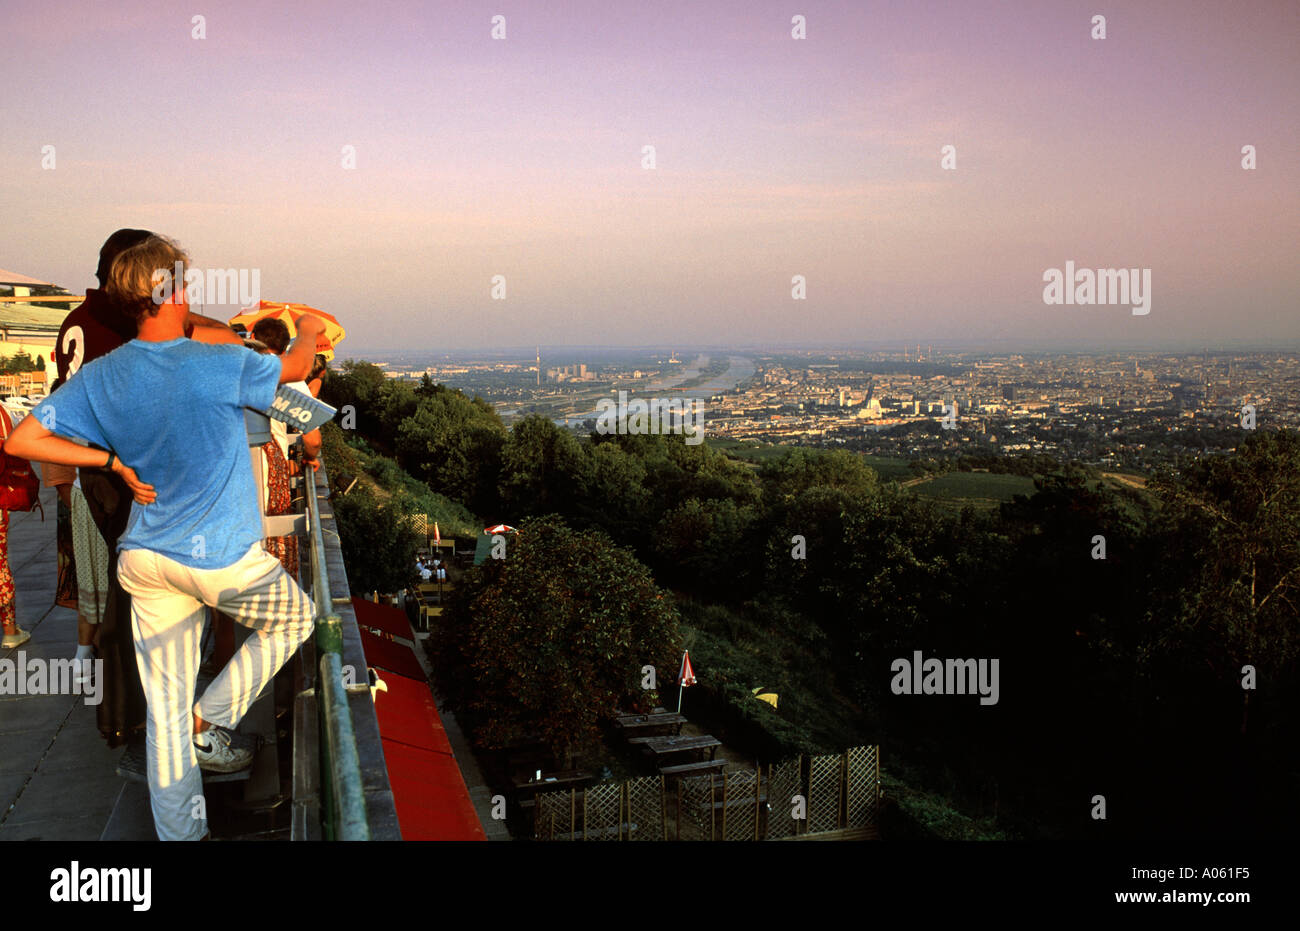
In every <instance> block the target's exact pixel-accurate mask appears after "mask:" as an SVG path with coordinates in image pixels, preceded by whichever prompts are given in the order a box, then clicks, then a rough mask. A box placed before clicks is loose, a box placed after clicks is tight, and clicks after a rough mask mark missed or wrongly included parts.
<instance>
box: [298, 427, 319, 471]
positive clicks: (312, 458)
mask: <svg viewBox="0 0 1300 931" xmlns="http://www.w3.org/2000/svg"><path fill="white" fill-rule="evenodd" d="M320 447H321V438H320V427H317V428H316V429H315V430H308V431H307V432H306V433H304V434H303V435H302V458H303V461H304V462H306V463H307V464H308V465H309V466H311V469H312V471H313V472H319V471H320Z"/></svg>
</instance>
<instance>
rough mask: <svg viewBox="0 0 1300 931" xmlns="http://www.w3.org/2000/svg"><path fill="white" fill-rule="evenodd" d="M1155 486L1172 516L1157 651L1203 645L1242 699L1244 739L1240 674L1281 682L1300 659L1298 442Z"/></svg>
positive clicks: (1255, 446) (1265, 447)
mask: <svg viewBox="0 0 1300 931" xmlns="http://www.w3.org/2000/svg"><path fill="white" fill-rule="evenodd" d="M1153 487H1154V488H1155V490H1156V491H1157V493H1158V494H1159V495H1160V497H1161V499H1162V500H1163V501H1164V503H1165V505H1166V508H1167V510H1166V514H1165V517H1166V522H1165V523H1164V525H1163V535H1162V545H1161V547H1160V552H1162V553H1163V554H1165V557H1166V565H1167V566H1168V567H1169V571H1168V572H1166V573H1162V579H1161V581H1162V582H1163V584H1160V585H1159V586H1158V599H1157V602H1156V604H1155V606H1154V611H1153V620H1154V621H1155V623H1156V627H1157V629H1158V630H1159V631H1160V634H1159V638H1160V640H1159V641H1158V643H1163V645H1164V646H1165V647H1168V646H1173V645H1176V644H1184V643H1190V644H1195V647H1194V648H1195V650H1196V652H1197V653H1198V654H1202V655H1203V656H1204V661H1205V662H1206V663H1208V664H1209V666H1210V667H1211V668H1212V669H1214V670H1215V672H1216V674H1217V676H1218V677H1219V679H1220V680H1221V681H1222V682H1224V683H1225V686H1226V687H1228V688H1231V690H1232V691H1233V692H1237V691H1239V692H1240V694H1241V704H1242V718H1241V730H1242V732H1243V733H1244V732H1245V731H1246V730H1247V727H1248V722H1249V710H1250V696H1251V691H1252V690H1250V689H1243V688H1241V687H1240V679H1241V676H1242V667H1243V666H1245V665H1253V666H1255V667H1256V668H1257V670H1258V673H1259V676H1260V677H1261V678H1267V677H1273V681H1277V680H1278V679H1279V678H1281V676H1282V675H1283V674H1284V671H1285V670H1288V669H1290V668H1293V667H1294V664H1295V662H1296V659H1297V654H1298V652H1300V433H1297V432H1296V431H1292V430H1285V431H1276V432H1267V433H1260V434H1256V435H1254V436H1251V437H1250V438H1249V439H1247V440H1246V441H1245V442H1244V443H1242V444H1241V446H1240V447H1239V448H1238V449H1237V451H1236V453H1235V454H1233V455H1230V456H1213V457H1209V458H1206V459H1203V460H1201V461H1199V462H1197V463H1196V464H1194V465H1192V466H1191V467H1190V468H1188V469H1186V470H1184V472H1183V474H1182V476H1181V477H1171V476H1170V475H1167V474H1166V475H1163V476H1160V477H1158V479H1157V480H1156V481H1155V482H1154V483H1153ZM1162 618H1172V619H1173V621H1172V623H1171V624H1167V623H1164V622H1162V621H1161V620H1160V619H1162Z"/></svg>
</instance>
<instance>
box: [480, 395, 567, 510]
mask: <svg viewBox="0 0 1300 931" xmlns="http://www.w3.org/2000/svg"><path fill="white" fill-rule="evenodd" d="M587 464H588V460H587V459H586V458H585V457H584V456H583V452H582V447H581V446H579V444H578V441H577V440H576V439H575V438H574V436H573V434H572V433H570V432H569V431H568V430H562V429H560V427H558V426H556V424H555V423H554V422H553V421H551V420H548V419H547V418H546V417H543V416H541V415H539V414H529V415H528V416H527V417H525V418H524V419H523V420H521V421H519V422H518V423H516V424H515V425H514V426H513V427H512V428H511V430H510V435H509V436H508V437H507V438H506V441H505V444H504V446H503V447H502V450H501V483H500V490H501V499H502V503H503V506H504V507H505V508H506V511H507V513H510V514H514V515H517V516H518V517H519V518H523V517H525V516H530V515H534V514H553V513H564V512H567V511H568V510H569V509H570V507H571V506H572V504H573V503H575V502H577V501H578V500H580V499H581V498H582V497H583V496H585V495H586V493H587V488H586V486H587V480H586V472H587Z"/></svg>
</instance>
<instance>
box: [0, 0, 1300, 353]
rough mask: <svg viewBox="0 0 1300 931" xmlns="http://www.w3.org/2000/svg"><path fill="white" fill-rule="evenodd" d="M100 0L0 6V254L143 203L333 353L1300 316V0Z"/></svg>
mask: <svg viewBox="0 0 1300 931" xmlns="http://www.w3.org/2000/svg"><path fill="white" fill-rule="evenodd" d="M101 9H102V8H100V7H97V6H92V5H89V4H85V3H63V4H53V5H47V6H44V7H42V8H41V9H39V10H33V11H20V10H12V11H6V12H5V13H3V14H0V23H3V25H4V27H5V32H6V34H7V35H9V36H11V37H12V39H13V48H12V54H11V56H10V57H9V59H8V65H9V67H8V72H9V73H8V74H7V83H8V87H9V90H10V99H9V101H7V107H6V109H7V111H8V114H9V116H10V121H9V122H10V128H9V131H8V132H7V134H6V136H7V138H6V142H5V144H4V146H3V147H2V148H0V166H3V180H0V198H2V199H3V202H4V203H5V204H6V205H7V207H8V213H9V215H10V216H21V217H23V222H22V226H21V229H19V228H18V227H17V224H14V225H11V226H10V233H9V235H8V236H6V237H5V240H4V247H3V254H0V265H3V266H4V267H6V268H11V269H14V270H16V271H19V272H22V273H24V274H28V275H32V276H34V277H37V278H41V279H46V280H51V281H54V282H55V283H57V284H60V285H63V286H65V287H68V288H69V289H72V290H74V291H79V290H81V289H83V288H86V287H90V286H93V284H94V280H93V277H92V275H91V274H90V272H91V270H92V269H93V263H94V257H95V254H96V252H97V250H98V247H99V245H100V244H101V243H102V241H103V239H104V238H105V237H106V236H107V235H108V233H109V232H111V231H112V230H113V229H116V228H118V227H122V226H135V227H145V228H149V229H154V230H156V231H158V232H161V233H164V234H167V235H170V236H173V237H175V238H176V239H177V240H178V241H179V242H180V243H181V244H182V245H183V246H184V247H186V248H187V249H188V250H189V251H190V252H191V254H192V256H193V258H194V260H195V262H196V264H198V265H199V266H203V267H221V268H257V269H260V270H261V285H262V295H261V296H262V297H264V298H266V299H270V300H287V301H298V302H303V303H308V304H311V305H313V306H317V307H321V308H322V309H325V310H327V311H329V312H331V313H333V314H335V315H336V316H337V317H339V319H340V320H343V321H344V322H345V323H346V325H347V327H348V330H349V333H350V334H351V335H350V338H349V341H348V342H347V343H344V344H343V345H342V346H341V347H340V350H339V352H340V355H341V356H342V357H344V358H347V357H348V356H350V355H357V356H361V355H364V354H365V353H366V352H377V351H386V349H385V344H388V345H389V346H391V345H392V343H394V342H398V343H403V344H405V345H407V346H409V345H411V344H413V343H418V344H422V345H427V346H428V351H436V350H438V349H448V350H458V351H463V350H472V349H473V348H475V347H491V346H496V347H504V346H515V345H518V346H519V347H529V346H532V345H534V344H537V343H541V344H542V346H543V347H545V346H546V345H547V344H548V343H551V344H554V343H557V342H559V341H557V340H556V336H557V335H561V336H563V337H565V340H564V341H565V342H567V341H568V340H569V339H573V338H575V337H576V341H580V342H582V343H593V342H596V341H597V339H598V340H599V341H600V342H603V343H608V344H614V345H622V346H647V345H663V344H665V343H666V342H668V340H665V339H664V337H665V336H667V335H671V338H672V339H673V340H675V341H677V342H678V344H679V345H682V346H686V345H691V344H694V345H728V344H735V343H738V342H739V343H741V344H744V345H806V346H825V345H828V344H835V345H863V344H877V343H890V342H894V343H897V344H899V345H900V346H901V345H902V344H903V343H904V342H915V341H916V340H918V339H919V340H921V341H922V342H932V343H934V344H936V345H940V344H941V343H949V342H953V341H955V342H959V343H963V344H978V345H989V346H1002V345H1007V346H1012V345H1014V346H1024V347H1038V348H1040V349H1043V350H1050V349H1052V348H1061V349H1062V350H1063V351H1064V350H1068V349H1070V348H1072V347H1074V346H1078V345H1083V344H1086V345H1089V346H1093V347H1096V348H1108V349H1111V350H1119V349H1124V348H1127V347H1130V346H1131V347H1133V348H1134V349H1135V350H1140V349H1142V348H1152V349H1159V348H1162V347H1169V348H1174V347H1181V348H1210V349H1214V348H1216V347H1221V348H1241V347H1247V346H1259V347H1271V346H1292V345H1294V344H1295V343H1296V342H1297V341H1300V314H1297V313H1296V312H1295V311H1296V296H1297V294H1300V271H1297V268H1296V265H1295V262H1294V254H1295V247H1296V244H1297V243H1298V242H1300V210H1298V209H1297V207H1300V183H1298V182H1300V166H1297V164H1296V161H1295V159H1294V158H1293V157H1291V154H1292V153H1294V152H1295V151H1296V150H1297V148H1298V147H1300V130H1298V129H1297V126H1298V125H1300V121H1298V120H1297V119H1296V117H1297V116H1300V106H1298V98H1300V95H1297V94H1296V89H1297V86H1300V81H1298V80H1297V78H1300V55H1298V53H1297V51H1296V48H1295V45H1294V42H1293V41H1292V40H1293V37H1294V35H1295V33H1296V27H1297V25H1300V11H1298V10H1297V9H1296V8H1295V6H1294V5H1293V4H1284V3H1261V4H1255V5H1251V6H1250V7H1249V8H1246V9H1241V10H1237V9H1234V10H1233V11H1232V15H1233V19H1231V20H1226V21H1225V19H1224V14H1223V11H1222V10H1221V8H1220V7H1219V5H1217V4H1210V3H1188V4H1181V3H1151V4H1144V5H1142V8H1141V9H1140V10H1133V9H1124V10H1115V11H1113V12H1111V13H1107V11H1106V10H1098V9H1093V8H1092V7H1090V6H1088V5H1086V4H1082V3H1072V2H1063V3H1053V4H1046V5H1040V4H1019V5H1014V6H1007V5H992V4H974V5H970V6H967V5H959V6H955V7H954V6H951V5H945V4H938V3H918V4H877V5H872V6H870V7H859V6H857V5H856V4H850V3H812V4H803V5H800V6H798V7H797V8H795V7H791V6H789V5H784V4H775V3H756V4H739V3H726V4H714V5H710V6H708V8H701V7H699V6H697V5H689V4H666V5H663V6H657V7H655V8H653V9H647V8H643V7H640V6H632V5H613V6H611V5H609V4H595V3H577V4H573V5H569V6H567V7H566V8H565V9H564V10H558V11H557V10H545V11H543V10H537V9H533V8H531V7H525V8H521V9H518V10H512V9H511V8H509V7H497V6H491V5H487V4H470V5H467V6H464V7H459V8H457V9H455V10H433V11H429V10H423V9H422V8H421V7H419V6H418V5H414V4H392V5H389V6H386V7H384V8H382V9H381V10H370V9H365V10H359V9H356V8H353V7H350V6H347V5H344V4H338V3H324V4H321V5H318V6H317V7H314V8H313V10H312V12H311V14H310V15H301V14H297V13H294V12H292V11H288V10H283V9H279V10H266V9H263V8H262V7H260V6H257V5H252V4H220V3H218V4H213V5H211V6H210V8H209V9H207V10H204V11H194V12H185V13H180V12H173V11H171V10H169V9H167V8H166V6H165V5H162V4H156V3H129V4H125V5H122V6H121V7H120V8H117V7H115V8H114V15H113V16H112V17H107V16H104V15H102V13H100V12H99V11H100V10H101ZM1098 13H1100V14H1104V15H1106V16H1107V21H1106V24H1105V27H1106V37H1105V38H1104V39H1100V38H1093V37H1092V35H1093V33H1094V32H1095V30H1096V28H1097V27H1096V25H1095V24H1094V22H1093V17H1094V16H1095V15H1097V14H1098ZM200 14H201V15H202V16H203V20H202V24H201V27H202V31H203V33H204V37H203V38H194V37H193V35H194V33H195V32H196V31H198V30H200V24H197V23H194V22H193V21H192V20H193V17H194V16H196V15H200ZM796 14H797V15H799V16H802V17H803V18H804V20H805V27H804V28H805V29H806V38H804V39H796V38H793V37H792V35H791V33H792V29H796V28H797V26H794V25H792V17H794V16H795V15H796ZM497 15H501V16H504V17H505V21H504V28H505V30H506V31H505V36H506V37H505V38H504V39H494V38H492V32H493V29H494V24H493V17H494V16H497ZM166 35H172V36H174V40H173V41H160V39H159V37H160V36H166ZM106 49H111V50H112V54H106ZM88 61H89V62H95V63H97V64H96V66H95V70H94V84H93V89H92V87H91V85H89V84H88V83H87V80H86V67H85V65H84V64H83V63H84V62H88ZM105 62H107V64H105ZM128 62H129V65H128V64H127V63H128ZM647 145H650V146H654V158H655V167H654V168H647V167H643V165H644V164H645V161H644V160H645V158H646V154H645V151H644V148H643V147H644V146H647ZM1248 145H1249V146H1253V147H1254V149H1255V153H1256V158H1257V167H1256V168H1254V169H1247V168H1243V158H1244V157H1245V156H1243V154H1242V151H1241V150H1242V148H1243V147H1244V146H1248ZM47 146H52V147H53V151H52V157H53V159H54V162H53V167H46V166H44V165H43V162H45V161H47V153H46V148H45V147H47ZM345 146H351V147H353V157H354V159H355V168H347V167H344V163H345V162H346V160H347V157H348V156H347V155H346V153H345V152H344V147H345ZM945 146H953V147H954V149H953V152H952V157H953V159H954V161H953V162H952V164H955V168H951V169H948V168H944V167H943V158H944V147H945ZM1067 263H1073V264H1074V265H1075V266H1078V267H1079V268H1087V269H1097V270H1099V271H1101V270H1105V269H1141V270H1150V280H1151V285H1150V291H1151V293H1150V294H1149V295H1148V297H1149V298H1150V306H1149V312H1148V313H1146V314H1143V315H1138V313H1137V311H1136V309H1135V310H1134V311H1133V312H1131V311H1130V308H1129V306H1128V305H1126V304H1122V303H1120V304H1110V305H1104V304H1098V305H1087V304H1086V303H1085V305H1084V306H1079V305H1074V306H1070V305H1068V304H1061V305H1053V304H1047V303H1045V302H1044V297H1043V294H1044V287H1045V284H1044V276H1045V274H1047V273H1048V272H1049V271H1050V270H1051V269H1060V268H1066V267H1068V264H1067ZM497 275H501V276H504V281H505V284H506V288H507V296H506V299H505V300H494V299H493V298H492V296H491V289H492V286H493V284H492V283H493V280H494V276H497ZM795 275H802V276H804V278H805V287H806V299H803V300H794V299H792V296H791V294H792V288H793V287H795V284H794V283H793V282H792V278H793V276H795ZM1135 281H1136V278H1135ZM1134 303H1136V302H1134ZM229 310H230V313H229V314H228V316H233V315H234V313H235V312H236V310H235V309H234V308H229ZM220 315H223V316H227V315H226V314H220ZM394 334H401V337H400V338H395V336H394ZM592 337H597V339H592Z"/></svg>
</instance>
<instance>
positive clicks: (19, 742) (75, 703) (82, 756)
mask: <svg viewBox="0 0 1300 931" xmlns="http://www.w3.org/2000/svg"><path fill="white" fill-rule="evenodd" d="M41 504H42V506H44V508H45V521H44V522H43V523H42V521H41V515H40V513H39V512H33V513H30V514H24V513H11V514H10V515H9V568H10V569H11V570H12V572H13V575H14V589H15V592H16V597H17V601H18V626H19V627H21V628H23V629H24V630H26V631H28V632H29V633H31V635H32V639H31V640H28V641H27V642H26V643H24V644H23V645H22V646H21V647H18V648H17V649H10V650H0V660H14V661H16V660H17V658H18V657H17V654H18V653H20V652H22V653H26V654H27V659H29V660H31V659H38V658H39V659H71V658H72V657H73V656H74V655H75V653H76V649H77V612H75V611H73V610H71V609H68V608H58V607H55V606H54V586H55V581H56V578H55V573H56V572H57V568H56V567H57V559H56V551H55V541H54V524H55V513H56V498H55V494H54V490H53V489H48V488H47V489H42V490H41ZM122 752H123V748H121V747H118V748H116V749H113V750H110V749H109V748H108V745H107V744H106V743H105V742H104V738H102V737H101V736H100V735H99V729H98V728H97V727H96V724H95V707H94V706H93V705H88V704H86V698H85V696H82V695H22V696H15V695H12V694H6V695H0V841H11V840H68V841H79V840H99V837H100V834H101V833H102V832H103V830H104V826H105V825H106V824H107V823H108V818H109V815H110V814H111V813H112V811H113V804H114V802H116V800H117V796H118V793H119V792H120V791H121V789H122V779H121V778H120V777H118V775H117V773H116V767H117V761H118V759H119V758H120V757H121V756H122Z"/></svg>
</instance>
